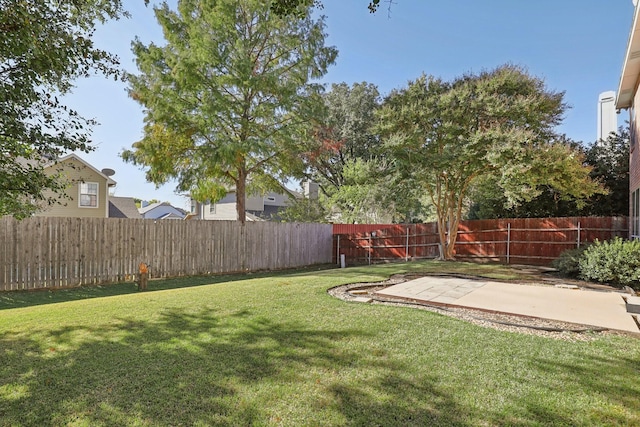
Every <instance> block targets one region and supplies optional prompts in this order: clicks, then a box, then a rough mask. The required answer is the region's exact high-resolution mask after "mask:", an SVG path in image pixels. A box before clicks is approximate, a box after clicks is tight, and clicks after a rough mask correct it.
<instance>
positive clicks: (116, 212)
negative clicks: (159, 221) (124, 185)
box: [109, 197, 142, 218]
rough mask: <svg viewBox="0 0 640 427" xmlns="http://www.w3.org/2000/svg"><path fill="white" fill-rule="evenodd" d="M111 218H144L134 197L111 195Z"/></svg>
mask: <svg viewBox="0 0 640 427" xmlns="http://www.w3.org/2000/svg"><path fill="white" fill-rule="evenodd" d="M109 218H142V215H140V212H138V208H136V202H135V201H134V200H133V197H109Z"/></svg>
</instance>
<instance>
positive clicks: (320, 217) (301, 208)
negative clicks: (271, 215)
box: [278, 198, 329, 223]
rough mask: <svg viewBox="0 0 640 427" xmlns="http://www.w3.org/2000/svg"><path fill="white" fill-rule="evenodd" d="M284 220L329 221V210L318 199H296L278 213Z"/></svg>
mask: <svg viewBox="0 0 640 427" xmlns="http://www.w3.org/2000/svg"><path fill="white" fill-rule="evenodd" d="M278 216H279V217H280V220H281V221H282V222H315V223H326V222H328V218H329V212H328V211H327V209H326V208H325V207H324V205H323V204H322V203H321V202H320V200H318V199H308V198H301V199H294V200H292V201H291V203H290V204H289V205H288V206H287V207H286V208H285V209H284V210H282V211H280V212H279V213H278Z"/></svg>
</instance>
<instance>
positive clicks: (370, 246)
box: [369, 232, 375, 265]
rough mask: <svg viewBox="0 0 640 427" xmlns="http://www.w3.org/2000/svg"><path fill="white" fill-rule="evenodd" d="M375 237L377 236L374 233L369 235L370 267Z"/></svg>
mask: <svg viewBox="0 0 640 427" xmlns="http://www.w3.org/2000/svg"><path fill="white" fill-rule="evenodd" d="M373 236H375V233H374V232H371V233H369V265H371V256H372V254H371V252H373Z"/></svg>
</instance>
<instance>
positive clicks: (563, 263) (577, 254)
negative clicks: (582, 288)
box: [551, 245, 587, 277]
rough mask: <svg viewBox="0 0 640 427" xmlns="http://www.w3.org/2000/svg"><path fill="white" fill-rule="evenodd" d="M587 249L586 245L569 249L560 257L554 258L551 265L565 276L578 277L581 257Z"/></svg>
mask: <svg viewBox="0 0 640 427" xmlns="http://www.w3.org/2000/svg"><path fill="white" fill-rule="evenodd" d="M586 249H587V246H586V245H583V246H581V247H579V248H577V249H567V250H566V251H564V252H562V253H561V254H560V256H559V257H558V258H556V259H554V260H553V262H552V263H551V266H552V267H553V268H555V269H557V270H558V271H559V272H560V274H562V275H564V276H569V277H578V276H580V264H579V263H580V259H581V258H582V257H583V254H584V251H585V250H586Z"/></svg>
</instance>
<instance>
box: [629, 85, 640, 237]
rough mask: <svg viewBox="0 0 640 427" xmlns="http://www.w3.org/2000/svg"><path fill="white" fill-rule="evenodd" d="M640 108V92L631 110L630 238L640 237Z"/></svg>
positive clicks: (636, 94) (637, 92) (634, 99)
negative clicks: (639, 117)
mask: <svg viewBox="0 0 640 427" xmlns="http://www.w3.org/2000/svg"><path fill="white" fill-rule="evenodd" d="M638 107H640V91H637V89H636V93H635V96H634V98H633V105H632V107H631V108H630V109H629V123H630V129H631V143H630V147H629V191H630V194H629V217H630V221H629V236H630V237H631V238H634V237H636V236H640V147H639V144H640V141H639V139H640V138H639V137H640V133H639V131H640V123H639V122H638V120H637V119H638V117H637V115H636V111H637V109H638Z"/></svg>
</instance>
